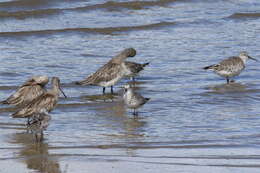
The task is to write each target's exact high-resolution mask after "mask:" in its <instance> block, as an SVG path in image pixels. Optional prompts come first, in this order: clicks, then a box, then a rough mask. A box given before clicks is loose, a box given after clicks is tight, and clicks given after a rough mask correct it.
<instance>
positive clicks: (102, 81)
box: [76, 48, 136, 92]
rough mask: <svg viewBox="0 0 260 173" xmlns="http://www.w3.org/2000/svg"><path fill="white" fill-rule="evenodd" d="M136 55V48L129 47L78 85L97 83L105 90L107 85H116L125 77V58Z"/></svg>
mask: <svg viewBox="0 0 260 173" xmlns="http://www.w3.org/2000/svg"><path fill="white" fill-rule="evenodd" d="M135 55H136V50H135V49H133V48H128V49H125V50H123V51H122V52H121V53H119V54H118V55H117V56H115V57H114V58H112V59H111V60H110V61H109V62H108V63H106V64H105V65H103V66H102V67H101V68H99V69H98V70H97V71H96V72H95V73H93V74H91V75H90V76H88V77H87V78H86V79H85V80H82V81H80V82H76V84H78V85H97V86H102V87H103V92H105V87H109V86H111V92H112V86H113V85H115V84H116V83H117V82H118V81H119V80H120V79H122V78H123V77H124V74H125V67H124V64H123V62H124V60H125V59H126V58H128V57H133V56H135Z"/></svg>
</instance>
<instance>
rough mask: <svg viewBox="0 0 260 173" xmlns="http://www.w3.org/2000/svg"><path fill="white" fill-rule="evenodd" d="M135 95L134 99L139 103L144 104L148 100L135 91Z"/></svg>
mask: <svg viewBox="0 0 260 173" xmlns="http://www.w3.org/2000/svg"><path fill="white" fill-rule="evenodd" d="M133 97H134V99H133V100H136V101H137V103H138V104H139V105H143V104H145V103H146V102H147V100H146V99H145V98H144V97H143V96H142V95H141V94H139V93H136V92H134V94H133Z"/></svg>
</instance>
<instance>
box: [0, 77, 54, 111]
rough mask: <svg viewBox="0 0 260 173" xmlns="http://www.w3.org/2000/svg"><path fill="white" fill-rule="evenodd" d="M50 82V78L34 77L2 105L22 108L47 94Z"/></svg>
mask: <svg viewBox="0 0 260 173" xmlns="http://www.w3.org/2000/svg"><path fill="white" fill-rule="evenodd" d="M48 82H49V78H48V76H33V77H32V78H30V79H28V80H27V81H26V82H25V83H24V84H23V85H22V86H20V87H19V88H18V89H17V90H16V92H15V93H14V94H12V95H11V96H9V97H8V98H7V99H6V100H4V101H2V102H1V103H2V104H9V105H15V106H18V107H21V106H23V105H26V104H28V103H30V102H31V101H32V100H33V99H35V98H37V97H38V96H40V95H42V94H43V93H44V92H46V89H45V85H46V84H47V83H48Z"/></svg>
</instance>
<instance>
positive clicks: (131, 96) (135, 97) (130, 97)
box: [123, 85, 150, 116]
mask: <svg viewBox="0 0 260 173" xmlns="http://www.w3.org/2000/svg"><path fill="white" fill-rule="evenodd" d="M123 99H124V102H125V104H126V106H127V107H128V108H130V109H134V112H133V115H135V116H137V115H138V112H137V111H136V109H138V108H139V107H141V106H142V105H144V104H145V103H146V102H147V101H148V100H150V98H145V97H143V96H141V95H140V94H139V93H137V92H135V91H134V89H133V88H131V86H130V85H125V86H124V95H123Z"/></svg>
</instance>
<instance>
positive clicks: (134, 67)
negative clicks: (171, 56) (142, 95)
mask: <svg viewBox="0 0 260 173" xmlns="http://www.w3.org/2000/svg"><path fill="white" fill-rule="evenodd" d="M124 63H125V67H126V74H125V77H130V78H132V80H133V82H134V81H135V76H137V75H138V73H139V72H140V71H142V70H144V67H145V66H147V65H149V62H148V63H144V64H139V63H136V62H130V61H125V62H124Z"/></svg>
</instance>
